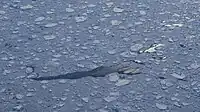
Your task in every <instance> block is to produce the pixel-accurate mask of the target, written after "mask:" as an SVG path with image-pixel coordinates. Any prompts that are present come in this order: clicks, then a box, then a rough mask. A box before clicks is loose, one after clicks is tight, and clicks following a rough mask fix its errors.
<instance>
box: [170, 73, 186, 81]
mask: <svg viewBox="0 0 200 112" xmlns="http://www.w3.org/2000/svg"><path fill="white" fill-rule="evenodd" d="M171 76H173V77H175V78H177V79H181V80H182V79H184V78H185V77H186V76H185V75H184V74H181V75H179V74H177V73H172V74H171Z"/></svg>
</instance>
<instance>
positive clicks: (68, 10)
mask: <svg viewBox="0 0 200 112" xmlns="http://www.w3.org/2000/svg"><path fill="white" fill-rule="evenodd" d="M65 10H66V12H74V9H72V8H66V9H65Z"/></svg>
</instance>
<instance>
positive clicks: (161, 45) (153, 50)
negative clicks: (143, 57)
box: [144, 44, 165, 53]
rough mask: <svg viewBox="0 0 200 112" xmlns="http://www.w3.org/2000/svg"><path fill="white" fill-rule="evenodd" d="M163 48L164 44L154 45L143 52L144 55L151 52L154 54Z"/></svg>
mask: <svg viewBox="0 0 200 112" xmlns="http://www.w3.org/2000/svg"><path fill="white" fill-rule="evenodd" d="M163 46H165V45H164V44H154V45H152V46H151V47H150V48H148V49H146V50H144V52H145V53H153V52H156V49H157V48H159V47H163Z"/></svg>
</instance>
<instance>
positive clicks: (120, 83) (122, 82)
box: [115, 79, 131, 86]
mask: <svg viewBox="0 0 200 112" xmlns="http://www.w3.org/2000/svg"><path fill="white" fill-rule="evenodd" d="M130 82H131V81H130V80H127V79H121V80H118V81H117V82H116V83H115V85H116V86H124V85H128V84H130Z"/></svg>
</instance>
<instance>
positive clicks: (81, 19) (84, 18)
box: [75, 16, 87, 23]
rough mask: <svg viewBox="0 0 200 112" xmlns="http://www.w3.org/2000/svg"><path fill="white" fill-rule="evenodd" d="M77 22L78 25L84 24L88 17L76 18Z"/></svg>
mask: <svg viewBox="0 0 200 112" xmlns="http://www.w3.org/2000/svg"><path fill="white" fill-rule="evenodd" d="M75 20H76V22H77V23H79V22H84V21H86V20H87V17H85V16H79V17H75Z"/></svg>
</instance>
